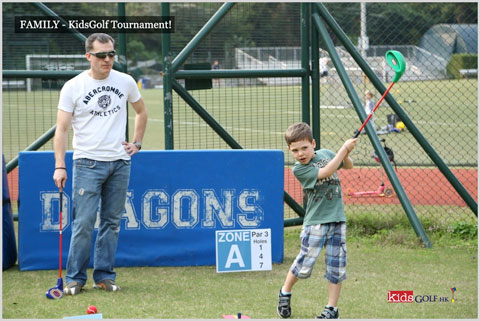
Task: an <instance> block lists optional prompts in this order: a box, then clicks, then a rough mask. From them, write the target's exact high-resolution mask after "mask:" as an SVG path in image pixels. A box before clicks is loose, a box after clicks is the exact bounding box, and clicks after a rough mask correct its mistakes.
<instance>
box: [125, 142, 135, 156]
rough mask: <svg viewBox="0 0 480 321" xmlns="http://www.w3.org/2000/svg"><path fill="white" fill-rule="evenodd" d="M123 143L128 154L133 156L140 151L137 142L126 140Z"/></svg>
mask: <svg viewBox="0 0 480 321" xmlns="http://www.w3.org/2000/svg"><path fill="white" fill-rule="evenodd" d="M122 145H123V148H124V149H125V151H126V152H127V154H128V156H130V157H131V156H132V155H134V154H136V153H138V148H137V146H136V145H135V144H133V143H129V142H126V141H124V142H122Z"/></svg>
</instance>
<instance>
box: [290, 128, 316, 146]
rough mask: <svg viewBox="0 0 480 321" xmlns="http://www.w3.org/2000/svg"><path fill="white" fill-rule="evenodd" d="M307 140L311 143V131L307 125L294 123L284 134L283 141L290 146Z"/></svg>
mask: <svg viewBox="0 0 480 321" xmlns="http://www.w3.org/2000/svg"><path fill="white" fill-rule="evenodd" d="M301 140H308V141H309V142H313V134H312V129H311V128H310V126H308V124H307V123H302V122H300V123H295V124H292V125H290V126H289V127H288V128H287V131H286V132H285V141H286V142H287V145H288V146H290V144H291V143H295V142H299V141H301Z"/></svg>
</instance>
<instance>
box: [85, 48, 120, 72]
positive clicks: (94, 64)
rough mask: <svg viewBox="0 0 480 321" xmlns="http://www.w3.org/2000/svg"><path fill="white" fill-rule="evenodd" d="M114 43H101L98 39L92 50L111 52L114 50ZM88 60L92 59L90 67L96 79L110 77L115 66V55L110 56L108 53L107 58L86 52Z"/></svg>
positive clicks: (94, 51)
mask: <svg viewBox="0 0 480 321" xmlns="http://www.w3.org/2000/svg"><path fill="white" fill-rule="evenodd" d="M113 50H114V48H113V43H112V42H110V41H109V42H107V43H101V42H99V41H98V40H95V41H94V42H93V48H92V50H91V51H90V52H92V53H99V52H111V51H113ZM86 57H87V59H88V61H90V68H91V70H92V77H94V78H95V79H103V78H106V77H108V75H109V74H110V71H111V70H112V67H113V62H114V59H115V57H109V56H108V55H107V56H106V57H105V58H99V57H96V56H94V55H92V54H90V53H88V52H87V53H86Z"/></svg>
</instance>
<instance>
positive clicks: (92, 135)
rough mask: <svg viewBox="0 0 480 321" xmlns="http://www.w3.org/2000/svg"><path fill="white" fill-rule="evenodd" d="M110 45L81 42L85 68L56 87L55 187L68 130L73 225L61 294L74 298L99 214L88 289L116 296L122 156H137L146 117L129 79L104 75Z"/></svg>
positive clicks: (125, 172) (124, 175)
mask: <svg viewBox="0 0 480 321" xmlns="http://www.w3.org/2000/svg"><path fill="white" fill-rule="evenodd" d="M114 44H115V41H114V39H113V38H112V37H110V36H109V35H107V34H103V33H94V34H92V35H91V36H90V37H88V39H87V40H86V42H85V49H86V50H85V51H86V53H85V56H86V58H87V60H88V61H89V62H90V69H89V70H86V71H84V72H82V73H81V74H79V75H78V76H76V77H74V78H72V79H70V80H69V81H67V82H66V83H65V85H64V86H63V88H62V90H61V93H60V99H59V103H58V113H57V128H56V131H55V138H54V141H53V148H54V150H55V172H54V174H53V180H54V181H55V185H56V186H57V187H58V188H59V189H60V190H63V188H64V187H65V182H66V181H67V171H66V169H65V151H66V149H67V138H68V131H69V127H70V126H72V128H73V142H72V145H73V150H74V153H73V181H72V200H73V225H72V238H71V242H70V251H69V254H68V261H67V275H66V277H65V281H66V287H65V289H64V293H65V294H67V295H76V294H78V293H80V291H81V290H82V288H83V287H84V286H85V283H86V281H87V273H86V271H87V267H88V262H89V260H90V255H91V248H92V240H93V230H94V224H95V221H96V218H97V210H98V209H100V225H99V227H98V235H97V239H96V242H95V253H94V264H93V265H94V266H93V279H94V288H97V289H103V290H106V291H118V290H120V287H119V286H118V285H116V283H115V277H116V273H115V272H114V271H113V267H114V260H115V252H116V249H117V243H118V233H119V230H120V221H121V217H122V215H123V211H124V208H125V200H126V194H127V187H128V183H129V179H130V157H131V156H132V155H134V154H135V153H137V152H138V151H139V150H140V149H141V146H142V145H141V142H142V139H143V135H144V133H145V128H146V124H147V110H146V107H145V103H144V101H143V99H142V97H141V95H140V92H139V90H138V87H137V85H136V83H135V81H134V80H133V78H132V77H131V76H129V75H126V74H124V73H121V72H118V71H115V70H112V67H113V62H114V57H115V54H116V53H115V50H114ZM127 102H129V103H130V104H131V105H132V107H133V109H134V111H135V130H134V134H133V142H132V143H129V142H126V141H125V127H126V124H127V110H126V109H127Z"/></svg>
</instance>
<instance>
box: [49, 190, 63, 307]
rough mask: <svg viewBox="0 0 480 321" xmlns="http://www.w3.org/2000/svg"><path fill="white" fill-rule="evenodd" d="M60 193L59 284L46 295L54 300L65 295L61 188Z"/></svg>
mask: <svg viewBox="0 0 480 321" xmlns="http://www.w3.org/2000/svg"><path fill="white" fill-rule="evenodd" d="M59 194H60V205H59V224H60V226H59V238H60V240H59V247H60V253H59V267H58V281H57V285H56V286H54V287H53V288H50V289H48V290H47V292H46V293H45V295H46V296H47V298H49V299H52V300H57V299H60V298H61V297H63V279H62V229H63V228H62V219H63V218H62V216H63V215H62V207H63V190H62V189H60V190H59Z"/></svg>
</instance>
